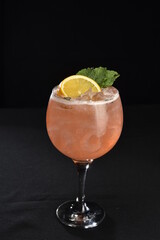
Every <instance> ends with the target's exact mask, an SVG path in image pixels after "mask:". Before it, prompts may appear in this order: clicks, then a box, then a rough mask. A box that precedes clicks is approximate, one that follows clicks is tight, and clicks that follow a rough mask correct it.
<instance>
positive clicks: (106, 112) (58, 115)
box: [46, 87, 123, 228]
mask: <svg viewBox="0 0 160 240" xmlns="http://www.w3.org/2000/svg"><path fill="white" fill-rule="evenodd" d="M46 124H47V131H48V135H49V138H50V140H51V142H52V143H53V145H54V146H55V147H56V148H57V149H58V150H59V151H60V152H61V153H63V154H64V155H66V156H68V157H69V158H71V159H72V160H73V161H74V163H75V164H76V166H77V169H78V175H79V196H78V198H77V199H76V201H70V202H66V203H64V204H62V205H61V206H60V207H59V208H58V209H57V216H58V218H59V219H60V220H61V222H62V223H64V224H66V225H68V226H72V227H77V226H78V227H83V228H90V227H95V226H97V225H98V224H99V223H100V222H101V221H102V219H103V218H104V211H103V209H102V208H100V207H99V206H98V205H95V204H93V203H86V202H85V200H84V182H85V177H86V171H87V169H88V167H89V165H90V163H91V162H92V161H93V160H94V159H97V158H99V157H101V156H103V155H104V154H106V153H107V152H108V151H109V150H111V149H112V148H113V146H114V145H115V144H116V142H117V141H118V139H119V137H120V134H121V131H122V125H123V109H122V103H121V99H120V95H119V92H118V90H117V89H116V88H114V87H108V88H106V89H103V91H102V92H100V93H96V94H93V95H92V96H88V95H85V96H83V97H82V98H77V99H70V98H63V97H61V96H58V95H57V87H55V88H54V89H53V91H52V94H51V96H50V99H49V103H48V108H47V114H46Z"/></svg>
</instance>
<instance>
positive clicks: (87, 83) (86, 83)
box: [60, 75, 101, 98]
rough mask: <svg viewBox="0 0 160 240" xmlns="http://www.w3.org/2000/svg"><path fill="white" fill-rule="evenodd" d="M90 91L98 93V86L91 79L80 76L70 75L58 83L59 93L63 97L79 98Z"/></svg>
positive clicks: (99, 89)
mask: <svg viewBox="0 0 160 240" xmlns="http://www.w3.org/2000/svg"><path fill="white" fill-rule="evenodd" d="M89 89H92V92H100V91H101V88H100V86H99V85H98V84H97V83H96V82H95V81H94V80H93V79H91V78H88V77H86V76H82V75H72V76H70V77H67V78H65V79H64V80H63V81H62V82H61V83H60V92H61V94H63V95H64V96H65V97H71V98H75V97H79V96H80V95H81V94H83V93H85V92H87V91H88V90H89Z"/></svg>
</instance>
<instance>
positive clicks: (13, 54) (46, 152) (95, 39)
mask: <svg viewBox="0 0 160 240" xmlns="http://www.w3.org/2000/svg"><path fill="white" fill-rule="evenodd" d="M0 11H1V15H0V16H1V25H0V28H1V32H2V37H1V38H0V49H1V54H0V56H1V58H2V59H1V60H2V64H1V65H0V71H1V72H0V80H1V81H0V107H1V109H0V185H1V186H0V239H2V240H14V239H15V240H22V239H23V240H32V239H33V240H50V239H58V240H59V239H60V240H63V239H65V240H66V239H71V240H72V239H73V240H75V239H87V240H89V239H92V240H93V239H96V240H97V239H103V240H104V239H109V240H122V239H123V240H143V239H144V240H156V239H159V238H160V204H159V203H160V194H159V189H160V174H159V173H160V148H159V136H160V127H159V122H160V114H159V113H160V105H159V104H160V100H159V99H160V98H159V81H160V80H159V63H160V61H159V56H160V24H159V8H158V7H157V6H155V5H153V3H152V4H150V3H145V4H143V5H142V4H141V5H140V4H136V3H135V2H134V3H133V2H132V3H131V2H129V1H128V3H126V2H125V3H122V1H119V3H117V2H115V1H112V2H108V1H97V2H94V1H92V2H91V1H57V0H56V1H43V2H40V1H39V2H37V1H32V2H29V1H11V0H6V1H1V2H0ZM97 66H106V67H108V68H109V69H115V70H117V71H118V72H119V73H120V75H121V76H120V78H119V79H117V80H116V82H115V84H114V85H115V86H116V87H117V88H118V89H119V91H120V94H121V98H122V103H123V106H124V127H123V131H122V135H121V138H120V139H119V141H118V143H117V144H116V145H115V147H114V148H113V149H112V150H111V151H110V152H109V153H108V154H107V155H105V156H103V157H102V158H101V159H99V160H97V161H94V163H93V165H92V166H91V170H90V172H89V174H88V177H87V184H86V193H87V194H86V195H87V198H88V199H91V200H92V199H93V201H95V202H97V203H99V204H100V205H101V206H103V207H104V209H105V211H106V213H107V217H106V218H105V220H104V221H103V223H102V224H101V225H100V226H99V227H97V228H96V229H94V230H93V231H92V230H91V231H77V230H75V229H69V228H65V227H64V226H62V225H61V224H59V222H58V221H57V218H56V216H55V210H56V208H57V206H58V205H59V204H61V203H62V202H63V201H66V200H68V199H73V198H74V196H75V195H76V191H77V181H76V177H77V176H76V171H75V167H74V164H73V163H72V161H71V160H70V159H68V158H67V157H65V156H64V155H62V154H61V153H60V152H58V151H57V150H56V149H55V148H54V147H53V145H52V143H51V142H50V140H49V138H48V135H47V131H46V125H45V116H46V107H47V103H48V99H49V96H50V93H51V90H52V88H53V86H55V85H57V84H59V82H60V81H62V80H63V79H64V78H65V77H67V76H69V75H72V74H74V73H76V72H77V71H78V70H79V69H81V68H84V67H97ZM15 108H17V109H15ZM23 108H24V109H23ZM26 108H27V109H26Z"/></svg>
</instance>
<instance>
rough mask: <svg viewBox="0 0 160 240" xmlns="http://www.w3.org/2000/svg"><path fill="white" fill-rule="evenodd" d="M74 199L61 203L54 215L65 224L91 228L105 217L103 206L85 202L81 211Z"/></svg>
mask: <svg viewBox="0 0 160 240" xmlns="http://www.w3.org/2000/svg"><path fill="white" fill-rule="evenodd" d="M78 209H79V204H78V203H77V202H76V201H68V202H65V203H63V204H61V205H60V206H59V207H58V208H57V210H56V215H57V217H58V219H59V220H60V221H61V222H62V223H63V224H65V225H67V226H70V227H79V228H93V227H96V226H97V225H99V224H100V223H101V222H102V220H103V219H104V217H105V212H104V210H103V208H101V207H100V206H99V205H97V204H96V203H93V202H86V203H85V204H84V208H83V210H82V211H79V210H78Z"/></svg>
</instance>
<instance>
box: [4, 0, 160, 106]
mask: <svg viewBox="0 0 160 240" xmlns="http://www.w3.org/2000/svg"><path fill="white" fill-rule="evenodd" d="M158 14H159V13H158V7H157V6H155V5H154V4H152V5H151V4H149V3H145V4H141V5H140V4H136V3H133V2H132V3H122V2H119V3H116V2H114V1H112V2H108V1H106V2H105V1H96V2H94V1H93V2H90V1H43V2H40V1H39V2H38V1H32V2H29V1H11V0H6V1H2V2H1V16H2V18H1V20H2V24H1V31H2V36H3V37H2V38H1V51H2V54H1V56H2V62H3V64H2V65H1V79H2V81H1V87H0V89H1V90H0V91H1V94H0V96H1V99H0V100H1V101H0V106H1V107H46V105H47V102H48V98H49V95H50V93H51V90H52V88H53V86H55V85H56V84H58V83H59V82H60V81H62V80H63V79H64V78H65V77H67V76H69V75H72V74H75V73H76V72H77V71H78V70H80V69H81V68H85V67H98V66H106V67H108V69H114V70H116V71H118V72H119V73H120V75H121V76H120V78H119V79H117V81H116V83H115V84H114V85H115V87H117V88H118V89H119V91H120V93H121V98H122V101H123V104H141V103H145V104H150V103H152V104H153V103H159V102H160V100H159V96H158V95H159V89H158V87H157V85H158V82H159V63H160V61H159V55H160V25H159V21H158Z"/></svg>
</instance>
